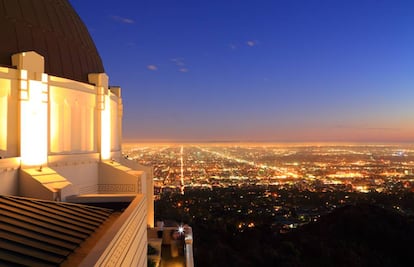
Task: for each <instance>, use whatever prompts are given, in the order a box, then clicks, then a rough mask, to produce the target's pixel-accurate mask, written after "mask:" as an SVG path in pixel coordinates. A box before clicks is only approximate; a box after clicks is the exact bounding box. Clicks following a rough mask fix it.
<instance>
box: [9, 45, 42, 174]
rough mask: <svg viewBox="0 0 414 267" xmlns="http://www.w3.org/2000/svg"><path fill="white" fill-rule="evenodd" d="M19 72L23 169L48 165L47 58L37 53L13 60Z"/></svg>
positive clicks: (27, 53) (24, 54)
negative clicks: (45, 61)
mask: <svg viewBox="0 0 414 267" xmlns="http://www.w3.org/2000/svg"><path fill="white" fill-rule="evenodd" d="M12 64H13V66H16V67H17V69H18V71H19V77H18V81H19V107H20V157H21V162H22V165H23V166H41V165H44V164H47V155H48V101H49V87H48V75H47V74H45V73H44V58H43V57H42V56H41V55H39V54H37V53H36V52H33V51H30V52H23V53H18V54H15V55H13V56H12Z"/></svg>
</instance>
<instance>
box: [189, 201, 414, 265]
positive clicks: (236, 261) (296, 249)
mask: <svg viewBox="0 0 414 267" xmlns="http://www.w3.org/2000/svg"><path fill="white" fill-rule="evenodd" d="M208 228H209V226H208V225H205V226H204V227H201V228H200V229H198V231H204V230H205V231H209V234H208V235H207V236H208V237H209V238H208V239H205V240H198V241H197V242H200V243H199V244H198V245H197V246H196V247H197V256H196V257H195V261H196V263H197V266H412V254H413V253H414V252H413V247H414V246H413V243H414V222H413V219H412V218H408V217H405V216H403V215H400V214H399V213H397V212H395V211H392V210H386V209H383V208H380V207H377V206H373V205H356V206H345V207H341V208H338V209H336V210H335V211H333V212H332V213H330V214H327V215H325V216H322V217H321V218H320V220H319V221H317V222H314V223H310V224H307V225H304V226H302V227H300V228H298V229H296V230H295V231H293V232H290V233H287V234H283V235H276V234H275V233H272V232H270V231H269V229H270V228H266V227H261V228H254V229H252V230H248V231H246V232H243V233H238V234H234V233H235V232H234V231H232V229H227V230H226V231H225V232H220V230H217V231H215V229H214V226H211V227H210V229H208ZM203 229H204V230H203ZM195 233H197V231H195ZM204 234H205V233H203V232H199V233H198V234H197V236H200V237H201V236H204ZM196 240H197V239H196Z"/></svg>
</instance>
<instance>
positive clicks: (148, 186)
mask: <svg viewBox="0 0 414 267" xmlns="http://www.w3.org/2000/svg"><path fill="white" fill-rule="evenodd" d="M119 161H120V163H121V164H122V165H124V166H127V167H128V168H131V169H133V170H140V171H144V172H145V173H146V174H147V175H146V179H145V183H144V182H143V189H142V194H145V195H146V197H147V210H148V226H149V227H154V216H155V213H154V173H153V169H152V167H147V166H144V165H141V164H139V163H138V162H136V161H133V160H128V159H125V158H120V159H119Z"/></svg>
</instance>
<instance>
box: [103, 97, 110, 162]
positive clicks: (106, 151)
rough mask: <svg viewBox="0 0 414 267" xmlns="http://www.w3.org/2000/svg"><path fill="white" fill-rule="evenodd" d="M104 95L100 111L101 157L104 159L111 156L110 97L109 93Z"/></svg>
mask: <svg viewBox="0 0 414 267" xmlns="http://www.w3.org/2000/svg"><path fill="white" fill-rule="evenodd" d="M104 97H105V104H104V109H103V110H102V113H101V114H102V115H101V116H102V117H101V158H102V159H103V160H106V159H110V157H111V103H110V101H111V99H110V96H109V95H106V96H104Z"/></svg>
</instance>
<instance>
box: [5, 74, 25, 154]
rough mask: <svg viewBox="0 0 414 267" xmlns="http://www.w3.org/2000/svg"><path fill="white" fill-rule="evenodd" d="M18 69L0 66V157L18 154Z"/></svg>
mask: <svg viewBox="0 0 414 267" xmlns="http://www.w3.org/2000/svg"><path fill="white" fill-rule="evenodd" d="M17 76H18V71H17V70H15V69H9V68H3V67H0V157H1V158H11V157H18V156H20V152H19V132H18V131H19V123H18V122H19V117H18V116H19V109H18V93H19V91H18V89H17V86H18V81H17Z"/></svg>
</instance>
